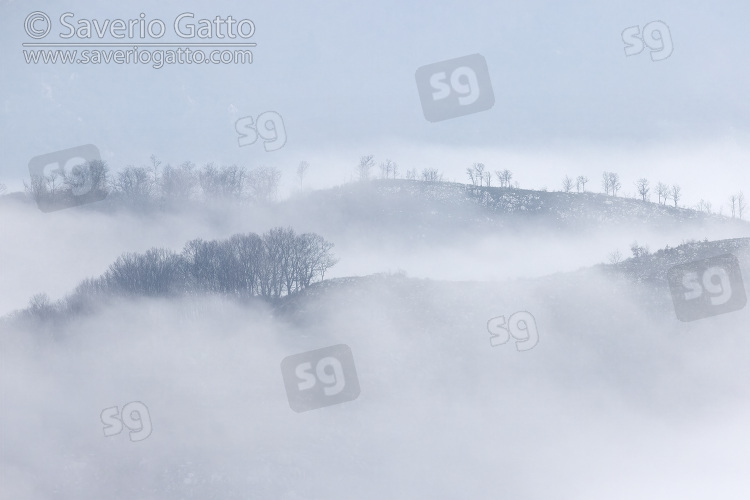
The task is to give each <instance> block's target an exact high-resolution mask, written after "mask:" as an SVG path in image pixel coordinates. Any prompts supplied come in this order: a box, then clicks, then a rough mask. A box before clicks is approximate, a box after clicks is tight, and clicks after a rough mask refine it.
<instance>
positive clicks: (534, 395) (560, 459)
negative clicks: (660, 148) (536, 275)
mask: <svg viewBox="0 0 750 500" xmlns="http://www.w3.org/2000/svg"><path fill="white" fill-rule="evenodd" d="M747 264H748V260H747V256H746V255H745V256H743V270H744V271H747V268H748V266H747ZM580 281H581V283H583V284H585V286H583V287H581V288H576V287H575V286H574V287H572V289H571V288H564V287H561V284H563V283H565V281H564V280H562V281H559V282H553V283H549V284H547V285H533V284H529V283H524V282H516V283H515V284H507V283H506V284H497V285H491V284H490V285H484V286H482V287H478V288H477V287H476V286H474V287H472V286H467V285H462V284H449V283H445V284H443V285H429V284H428V285H426V286H427V288H424V286H421V287H417V288H416V289H412V288H411V287H412V286H414V285H413V284H403V283H402V284H400V285H399V284H397V285H394V284H393V283H389V282H388V281H387V280H385V281H378V280H375V281H374V282H368V283H360V284H356V285H350V286H351V288H349V289H342V290H340V291H334V292H332V293H330V294H328V295H325V296H323V297H318V299H317V300H314V301H313V303H312V304H310V310H308V311H302V312H298V313H297V314H295V315H292V316H291V317H286V318H284V317H283V316H282V317H277V318H275V319H274V318H273V317H272V315H271V314H270V311H269V309H268V307H267V306H261V305H256V306H249V307H240V306H238V305H236V304H232V303H229V302H226V301H225V300H223V299H218V298H211V297H199V298H195V299H183V300H175V301H166V300H148V301H146V300H133V301H122V302H119V303H117V305H114V306H111V307H108V308H106V309H105V310H102V311H101V312H100V313H98V314H96V315H94V316H91V317H85V318H80V319H77V320H75V321H73V322H72V323H71V324H69V325H68V326H66V327H64V328H60V329H56V330H55V331H54V339H55V340H50V339H49V338H48V337H46V336H44V335H41V334H39V335H29V334H28V333H24V334H21V333H20V332H19V333H16V334H8V333H5V334H4V335H3V336H2V340H1V342H2V353H3V359H2V378H1V379H0V380H2V398H3V405H4V408H6V410H5V411H4V412H3V429H4V432H3V450H4V451H3V467H2V475H3V476H2V483H3V485H4V487H3V497H4V498H49V497H54V498H80V497H81V496H84V497H96V496H103V495H107V496H109V497H111V498H132V497H133V496H138V497H141V498H247V497H248V496H253V497H263V498H267V497H275V498H323V497H326V498H351V497H352V496H354V497H361V498H382V497H383V496H386V495H394V496H397V497H399V498H409V497H436V498H455V497H457V496H467V495H471V496H475V497H479V498H491V497H497V496H498V495H500V496H515V497H520V498H539V497H541V498H547V497H550V496H555V497H558V498H597V497H598V498H600V497H602V496H607V497H611V498H623V499H624V498H633V497H635V496H637V497H643V498H659V497H663V496H665V495H667V496H673V495H679V496H680V497H683V498H705V496H707V495H710V494H714V495H719V496H721V497H722V498H741V494H740V493H739V492H741V491H742V486H741V485H743V484H744V479H743V478H744V467H742V464H745V463H747V460H748V459H750V457H749V456H748V446H747V444H748V438H749V437H750V436H749V435H748V431H747V426H746V425H745V422H746V419H747V417H748V416H749V410H750V408H749V407H748V404H747V397H748V389H747V387H746V384H744V383H743V382H742V381H743V380H746V377H747V376H748V368H747V363H746V353H747V349H748V347H750V345H749V344H748V339H747V336H746V335H742V334H743V333H746V331H747V330H746V325H747V321H748V319H749V318H748V313H747V309H745V310H743V311H739V312H737V313H735V314H734V315H724V316H719V317H716V318H711V319H708V320H706V321H705V322H703V323H701V324H696V325H692V326H690V327H685V326H684V324H681V323H679V322H677V321H676V319H674V317H673V316H671V315H670V314H668V312H669V311H667V313H665V312H663V311H662V312H659V313H658V314H654V313H650V312H648V309H647V308H646V305H647V304H646V300H644V299H643V298H640V299H639V298H638V294H639V293H643V292H642V290H638V289H636V288H631V286H632V285H628V286H624V287H623V288H622V289H617V291H613V290H612V284H611V282H610V281H607V280H603V279H602V278H601V277H598V278H597V277H594V278H593V279H592V276H587V277H584V278H583V279H581V280H580ZM572 284H575V279H573V280H572ZM579 284H580V283H579ZM563 288H564V289H563ZM409 290H412V291H411V293H405V292H409ZM353 292H354V293H353ZM561 292H562V293H561ZM515 310H529V311H533V313H534V314H535V316H536V321H537V324H538V328H539V344H538V345H537V346H536V347H535V348H534V349H532V350H529V351H526V352H519V351H517V350H516V349H514V348H513V346H512V342H511V343H510V344H508V345H503V346H496V347H491V346H490V343H489V342H488V337H489V336H488V334H487V331H486V325H485V323H486V321H487V319H489V318H490V317H493V316H496V315H499V314H508V313H510V312H512V311H515ZM339 343H345V344H347V345H348V346H349V347H350V348H351V350H352V352H353V354H354V358H355V362H356V369H357V376H358V378H359V381H360V386H361V394H360V396H359V397H358V398H357V399H356V400H354V401H351V402H348V403H343V404H340V405H334V406H330V407H327V408H322V409H318V410H315V411H309V412H305V413H302V414H298V413H295V412H293V411H291V410H290V408H289V406H288V403H287V401H286V398H285V394H284V387H283V383H282V379H281V374H280V373H279V371H280V370H279V363H280V361H281V359H282V358H284V357H285V356H288V355H290V354H295V353H298V352H304V351H307V350H310V349H315V348H320V347H324V346H328V345H334V344H339ZM131 401H140V402H142V403H143V404H145V405H146V407H147V408H148V418H149V419H150V423H151V426H152V429H151V434H150V435H148V436H147V438H144V439H143V440H136V441H131V440H129V439H128V429H127V428H126V429H125V430H124V431H123V432H122V433H120V434H118V435H114V436H110V437H104V436H103V435H102V423H101V422H100V419H99V415H100V413H101V412H102V410H104V409H105V408H110V407H113V406H118V407H120V408H122V406H123V405H124V404H126V403H129V402H131ZM144 418H145V417H144ZM625 477H629V478H637V480H627V481H626V480H624V478H625ZM615 484H617V485H618V487H617V488H616V489H614V490H613V485H615Z"/></svg>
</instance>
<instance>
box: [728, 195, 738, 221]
mask: <svg viewBox="0 0 750 500" xmlns="http://www.w3.org/2000/svg"><path fill="white" fill-rule="evenodd" d="M729 210H730V212H731V213H732V219H734V218H735V216H736V214H737V195H736V194H733V195H731V196H730V197H729Z"/></svg>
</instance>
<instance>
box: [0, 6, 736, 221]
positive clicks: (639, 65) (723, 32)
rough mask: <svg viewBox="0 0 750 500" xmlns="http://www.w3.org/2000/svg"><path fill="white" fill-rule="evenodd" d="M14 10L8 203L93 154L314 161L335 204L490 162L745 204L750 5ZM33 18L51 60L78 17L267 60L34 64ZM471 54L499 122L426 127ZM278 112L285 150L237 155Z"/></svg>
mask: <svg viewBox="0 0 750 500" xmlns="http://www.w3.org/2000/svg"><path fill="white" fill-rule="evenodd" d="M0 9H2V15H0V27H1V28H2V29H1V30H0V43H1V44H2V48H3V50H2V51H0V62H2V66H3V68H4V71H3V72H2V73H1V74H0V86H2V89H3V93H2V102H1V103H0V116H2V120H1V122H0V141H2V142H1V143H0V144H1V145H2V151H3V156H4V158H3V162H2V164H1V165H0V181H2V182H5V183H6V184H8V185H9V186H11V187H13V188H19V187H20V186H21V180H22V179H24V178H25V177H27V176H28V170H27V164H28V161H29V159H30V158H32V157H34V156H37V155H40V154H44V153H48V152H52V151H57V150H61V149H65V148H69V147H73V146H77V145H81V144H87V143H92V144H95V145H97V146H98V147H99V149H100V150H101V153H102V156H103V158H104V159H105V160H107V161H108V162H109V164H110V166H111V167H113V168H115V169H117V168H121V167H123V166H125V165H128V164H135V165H140V164H145V163H147V162H148V157H149V156H150V154H152V153H155V154H157V156H159V157H160V158H162V159H163V160H164V161H165V162H171V163H180V162H182V161H184V160H188V159H189V160H192V161H194V162H196V163H198V164H202V163H204V162H207V161H217V162H219V163H239V164H242V165H246V166H248V167H254V166H258V165H267V166H277V167H279V168H280V169H281V170H282V171H283V172H284V174H285V178H284V181H285V182H286V184H287V186H290V185H291V184H292V183H293V182H294V169H295V167H296V165H297V163H298V162H299V161H300V160H303V159H305V160H308V161H310V163H311V164H312V170H311V172H310V178H311V181H312V182H313V185H314V186H315V187H322V186H325V185H331V184H338V183H341V182H343V181H345V180H348V179H349V178H350V176H351V174H352V173H353V167H354V165H355V164H356V162H357V159H358V157H359V155H361V154H366V153H373V154H375V155H376V160H381V159H384V158H385V157H391V158H393V159H394V160H396V161H397V162H399V164H400V165H401V167H402V171H403V170H405V169H407V168H412V167H414V168H417V169H421V168H423V167H425V166H432V165H435V166H438V167H439V168H440V169H441V170H442V171H443V172H444V173H445V175H446V178H448V179H455V180H459V181H461V182H465V176H464V174H463V170H464V169H465V168H466V167H467V166H468V165H469V164H471V162H474V161H483V162H484V163H486V164H487V165H488V166H489V168H490V169H492V170H494V169H497V168H510V169H511V170H513V171H514V172H515V178H516V179H518V181H519V182H520V183H521V185H522V186H526V187H531V188H539V187H543V186H546V187H548V188H550V189H559V184H560V179H561V178H562V177H563V176H564V175H566V174H569V175H571V176H574V175H579V174H585V175H588V176H589V177H590V178H592V179H594V181H593V182H592V183H591V184H590V186H589V187H590V188H592V189H595V190H599V189H600V188H599V179H598V177H599V175H600V174H601V171H602V170H604V169H609V170H616V171H618V172H620V174H621V176H622V179H623V191H624V192H626V193H627V192H628V191H631V192H633V191H635V188H634V187H633V183H634V181H635V180H636V179H637V178H638V177H642V176H647V177H651V178H652V181H654V182H655V181H656V180H663V181H665V182H668V183H680V184H682V186H683V192H684V195H685V200H684V201H685V203H686V204H691V203H694V202H697V201H698V199H699V198H700V197H705V198H707V199H712V200H713V202H714V205H715V206H718V204H722V203H725V200H726V196H727V195H728V193H729V192H732V191H733V190H738V189H744V190H745V191H746V192H748V191H750V180H748V179H750V175H748V173H747V172H748V165H749V164H750V141H749V140H748V139H749V138H750V134H749V133H748V132H749V129H750V127H749V124H750V123H749V121H748V120H749V118H748V117H750V113H749V111H750V109H748V108H749V104H748V96H747V88H748V69H747V68H748V66H747V64H746V61H747V54H746V50H747V47H748V46H750V43H749V42H750V35H749V34H748V32H747V29H746V25H745V24H746V20H747V19H748V18H750V4H747V3H744V2H739V1H725V2H712V3H710V4H709V3H703V2H678V1H676V0H675V1H648V2H647V1H637V0H635V1H629V2H593V1H592V2H554V1H530V2H523V3H520V2H492V3H491V5H490V4H489V3H488V2H466V1H461V2H458V1H456V2H445V1H439V2H434V1H431V2H419V3H410V4H403V3H402V2H388V1H385V2H375V3H367V4H365V3H358V4H356V5H355V4H352V3H350V2H325V3H316V4H309V3H306V2H295V3H287V2H283V3H279V2H274V3H260V2H259V3H255V4H253V3H247V2H228V1H227V2H212V3H210V4H207V3H203V4H199V3H197V2H162V3H160V4H159V5H153V4H151V3H148V2H129V3H128V4H127V5H125V4H113V3H110V4H109V5H106V4H102V3H101V2H82V1H70V2H66V3H64V4H60V3H59V2H34V3H32V4H30V3H26V2H24V3H22V2H17V1H11V2H8V1H3V2H2V6H1V7H0ZM34 11H43V12H44V13H46V14H47V15H48V16H49V18H50V19H51V23H52V27H51V31H50V33H49V35H47V37H46V38H44V39H43V41H45V42H56V43H59V42H62V41H64V40H63V39H61V38H60V36H59V35H60V34H61V33H65V32H66V31H67V30H66V29H65V28H64V27H63V26H62V25H61V24H60V22H59V18H60V15H61V14H63V13H65V12H71V13H72V14H73V15H72V16H71V17H69V18H68V22H70V23H71V24H74V25H76V26H77V23H78V22H79V21H80V20H82V19H89V20H92V19H96V20H98V21H99V22H104V20H106V19H118V18H119V19H124V20H126V21H127V20H130V19H139V15H140V13H144V14H145V20H146V22H148V21H152V20H156V19H161V20H163V21H164V23H165V25H166V27H167V34H166V35H165V36H164V37H163V38H160V39H158V40H154V39H151V38H148V37H147V38H146V39H144V40H141V39H139V38H137V34H136V40H135V41H138V42H154V41H158V42H175V41H180V39H179V38H177V37H176V36H175V35H174V33H173V29H172V23H173V22H174V19H175V18H176V17H177V16H178V15H180V14H182V13H185V12H190V13H193V14H194V15H195V16H194V19H193V22H194V23H196V24H197V23H198V20H199V19H201V18H208V19H213V18H215V17H216V16H221V17H226V16H229V15H231V16H232V17H233V18H234V19H237V20H238V19H251V20H252V21H253V23H254V25H255V34H254V35H253V36H252V37H251V38H250V39H248V41H250V42H254V43H257V46H256V47H255V48H253V49H252V50H253V56H254V62H253V63H252V64H249V65H247V64H246V65H242V64H228V65H215V64H207V65H196V64H192V65H188V64H181V65H180V64H176V65H165V66H164V67H162V68H161V69H155V68H153V67H152V66H151V64H129V65H128V64H124V65H118V64H115V63H109V64H104V63H102V64H98V65H97V64H88V65H86V64H75V65H71V64H62V63H57V64H41V63H39V64H27V63H26V62H25V59H24V55H23V47H22V45H21V44H22V43H25V42H34V41H35V40H34V39H32V38H31V37H29V36H28V35H27V34H26V32H25V31H24V20H25V19H26V18H27V16H28V15H29V14H30V13H31V12H34ZM188 20H189V19H188ZM659 20H660V21H662V22H663V23H665V24H666V25H667V26H668V27H669V35H670V36H669V38H671V42H672V43H671V46H672V53H671V55H670V56H669V57H667V58H665V59H663V60H656V61H652V58H651V56H650V49H649V48H648V47H646V48H645V50H644V51H643V52H641V53H640V54H638V55H632V56H630V57H627V56H626V55H625V47H626V45H625V43H624V41H623V36H622V32H623V30H625V29H626V28H629V27H632V26H638V27H639V29H643V28H644V26H645V25H647V24H648V23H650V22H652V21H659ZM41 26H42V25H40V24H37V27H41ZM125 40H126V41H129V40H128V39H127V38H126V39H125ZM67 41H69V42H70V41H76V42H93V41H102V42H113V41H117V40H114V39H112V38H109V37H105V38H104V39H101V40H99V39H98V38H97V36H96V35H93V38H91V39H90V40H85V39H77V38H76V37H73V38H71V39H69V40H67ZM182 41H183V42H184V40H182ZM189 41H193V40H189ZM195 41H201V40H199V39H196V40H195ZM202 41H204V42H205V41H208V42H213V43H216V42H222V41H227V39H223V40H222V39H218V38H217V37H216V36H214V37H212V38H211V39H207V40H202ZM144 50H145V49H144ZM474 53H479V54H481V55H483V56H484V57H485V59H486V61H487V66H488V69H489V74H490V79H491V82H492V88H493V91H494V96H495V104H494V107H492V108H491V109H490V110H488V111H483V112H478V113H475V114H470V115H467V116H461V117H457V118H453V119H449V120H445V121H441V122H436V123H431V122H428V121H427V120H426V119H425V117H424V116H423V114H422V109H421V105H420V100H419V95H418V93H417V86H416V83H415V71H416V69H417V68H419V67H421V66H424V65H427V64H432V63H435V62H439V61H444V60H447V59H452V58H456V57H461V56H465V55H469V54H474ZM655 53H656V55H657V57H656V58H657V59H658V54H659V51H655ZM265 111H274V112H277V113H279V114H280V115H281V116H282V117H283V121H284V129H285V131H286V135H287V140H286V143H285V144H284V146H283V148H281V149H278V150H275V151H269V152H266V151H265V150H264V148H263V145H262V141H260V140H259V141H257V142H256V143H255V144H253V145H249V146H245V147H239V145H238V138H239V135H238V133H237V131H236V130H235V122H236V121H237V120H238V119H239V118H243V117H257V116H258V115H259V114H260V113H262V112H265ZM709 169H710V172H711V175H710V178H708V179H707V176H706V174H705V172H706V171H707V170H709Z"/></svg>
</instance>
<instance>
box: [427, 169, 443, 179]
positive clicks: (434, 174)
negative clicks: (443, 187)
mask: <svg viewBox="0 0 750 500" xmlns="http://www.w3.org/2000/svg"><path fill="white" fill-rule="evenodd" d="M422 180H423V181H426V182H440V181H442V180H443V174H441V173H440V172H438V169H436V168H425V169H423V170H422Z"/></svg>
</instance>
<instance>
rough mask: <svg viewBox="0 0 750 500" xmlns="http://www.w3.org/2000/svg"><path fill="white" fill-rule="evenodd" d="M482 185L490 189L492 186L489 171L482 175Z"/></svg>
mask: <svg viewBox="0 0 750 500" xmlns="http://www.w3.org/2000/svg"><path fill="white" fill-rule="evenodd" d="M484 183H485V184H486V185H487V187H490V186H491V185H492V172H490V171H489V170H488V171H486V172H485V173H484Z"/></svg>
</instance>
